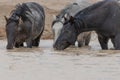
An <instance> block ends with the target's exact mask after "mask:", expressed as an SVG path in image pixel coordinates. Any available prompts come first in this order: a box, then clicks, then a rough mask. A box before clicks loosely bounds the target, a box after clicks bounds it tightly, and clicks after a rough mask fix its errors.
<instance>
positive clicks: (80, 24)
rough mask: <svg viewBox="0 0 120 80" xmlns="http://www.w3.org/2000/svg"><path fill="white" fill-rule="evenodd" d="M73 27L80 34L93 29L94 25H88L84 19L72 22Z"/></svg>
mask: <svg viewBox="0 0 120 80" xmlns="http://www.w3.org/2000/svg"><path fill="white" fill-rule="evenodd" d="M74 27H75V30H76V32H77V34H80V33H82V32H86V31H93V30H95V27H93V26H91V25H89V24H88V23H87V22H86V21H85V20H84V19H80V20H76V21H75V23H74Z"/></svg>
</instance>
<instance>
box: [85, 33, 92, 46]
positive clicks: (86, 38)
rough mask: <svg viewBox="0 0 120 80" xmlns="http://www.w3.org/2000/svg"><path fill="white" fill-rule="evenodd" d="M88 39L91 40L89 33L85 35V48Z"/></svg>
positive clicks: (88, 41)
mask: <svg viewBox="0 0 120 80" xmlns="http://www.w3.org/2000/svg"><path fill="white" fill-rule="evenodd" d="M90 39H91V32H90V33H87V34H86V37H85V46H88V45H89V43H90Z"/></svg>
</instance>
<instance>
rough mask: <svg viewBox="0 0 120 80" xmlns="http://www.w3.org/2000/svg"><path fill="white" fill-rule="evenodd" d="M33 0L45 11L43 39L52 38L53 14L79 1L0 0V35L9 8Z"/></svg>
mask: <svg viewBox="0 0 120 80" xmlns="http://www.w3.org/2000/svg"><path fill="white" fill-rule="evenodd" d="M30 1H34V2H37V3H39V4H41V5H42V6H43V7H44V9H45V13H46V21H45V22H46V25H45V30H44V33H43V35H42V38H43V39H50V38H52V32H51V23H52V21H53V15H56V14H58V12H59V11H60V10H61V9H63V8H64V7H65V6H66V5H68V4H70V3H73V2H81V0H64V1H63V0H1V1H0V10H1V11H0V22H1V24H0V37H4V36H5V23H6V22H5V19H4V16H9V14H10V12H11V10H13V9H14V6H15V5H16V4H18V3H23V2H30ZM83 1H85V0H83ZM86 1H87V2H89V3H95V2H97V1H99V0H86Z"/></svg>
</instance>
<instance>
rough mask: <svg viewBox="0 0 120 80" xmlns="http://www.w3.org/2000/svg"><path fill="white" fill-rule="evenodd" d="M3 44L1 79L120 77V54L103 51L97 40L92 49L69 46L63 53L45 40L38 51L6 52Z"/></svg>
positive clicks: (104, 79) (98, 79) (0, 49)
mask: <svg viewBox="0 0 120 80" xmlns="http://www.w3.org/2000/svg"><path fill="white" fill-rule="evenodd" d="M0 42H1V43H2V44H1V45H0V64H1V65H0V76H1V77H0V80H119V78H120V77H119V75H120V54H119V53H120V51H115V50H101V49H100V46H99V43H98V42H97V40H96V41H94V40H91V43H90V46H89V47H82V48H77V47H70V48H67V49H66V50H64V51H57V50H54V49H53V48H52V41H51V40H42V41H41V44H40V47H39V48H35V47H34V48H32V49H27V48H18V49H13V50H6V49H5V46H6V45H5V44H6V42H5V41H3V40H1V41H0ZM48 44H49V45H48ZM110 46H111V44H110ZM111 47H112V46H111Z"/></svg>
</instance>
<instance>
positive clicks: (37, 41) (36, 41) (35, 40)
mask: <svg viewBox="0 0 120 80" xmlns="http://www.w3.org/2000/svg"><path fill="white" fill-rule="evenodd" d="M39 42H40V35H39V36H38V37H37V38H36V39H34V40H33V41H32V46H35V47H38V46H39Z"/></svg>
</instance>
